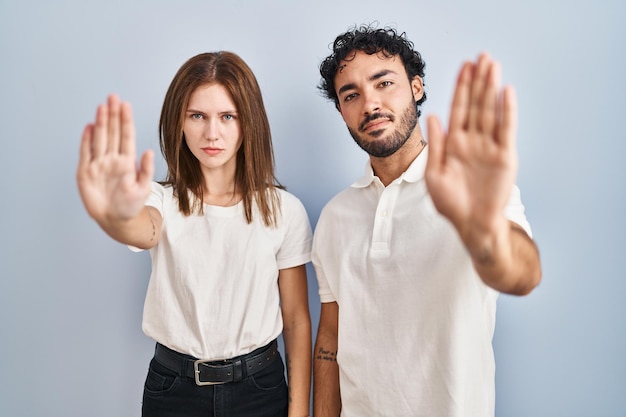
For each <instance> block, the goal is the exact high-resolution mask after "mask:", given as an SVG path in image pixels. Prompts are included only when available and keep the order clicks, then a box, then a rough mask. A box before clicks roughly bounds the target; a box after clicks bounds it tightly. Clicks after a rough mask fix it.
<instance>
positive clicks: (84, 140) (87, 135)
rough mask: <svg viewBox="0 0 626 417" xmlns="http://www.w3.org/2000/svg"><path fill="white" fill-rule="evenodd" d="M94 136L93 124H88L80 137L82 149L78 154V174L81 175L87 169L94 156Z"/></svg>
mask: <svg viewBox="0 0 626 417" xmlns="http://www.w3.org/2000/svg"><path fill="white" fill-rule="evenodd" d="M92 138H93V125H92V124H88V125H87V126H85V128H84V129H83V135H82V137H81V139H80V150H79V154H78V169H77V174H78V175H80V174H81V173H82V172H85V171H86V170H87V167H88V166H89V162H90V161H91V158H92V149H91V141H92Z"/></svg>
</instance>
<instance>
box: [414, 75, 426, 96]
mask: <svg viewBox="0 0 626 417" xmlns="http://www.w3.org/2000/svg"><path fill="white" fill-rule="evenodd" d="M411 90H412V91H413V97H415V101H419V100H420V99H421V98H422V97H423V96H424V82H423V81H422V77H420V76H419V75H416V76H415V77H413V80H412V81H411Z"/></svg>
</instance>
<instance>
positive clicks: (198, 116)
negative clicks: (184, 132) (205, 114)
mask: <svg viewBox="0 0 626 417" xmlns="http://www.w3.org/2000/svg"><path fill="white" fill-rule="evenodd" d="M189 117H191V118H192V119H194V120H202V115H201V114H200V113H192V114H191V115H190V116H189Z"/></svg>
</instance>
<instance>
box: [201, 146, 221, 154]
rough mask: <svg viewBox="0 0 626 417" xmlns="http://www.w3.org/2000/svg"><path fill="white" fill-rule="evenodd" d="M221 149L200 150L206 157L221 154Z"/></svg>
mask: <svg viewBox="0 0 626 417" xmlns="http://www.w3.org/2000/svg"><path fill="white" fill-rule="evenodd" d="M222 151H223V149H221V148H209V147H207V148H202V152H204V153H205V154H207V155H210V156H213V155H217V154H218V153H220V152H222Z"/></svg>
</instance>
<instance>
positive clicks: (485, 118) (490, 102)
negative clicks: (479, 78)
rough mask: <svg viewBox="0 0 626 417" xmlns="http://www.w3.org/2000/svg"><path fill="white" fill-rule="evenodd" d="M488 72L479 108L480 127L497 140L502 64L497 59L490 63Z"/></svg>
mask: <svg viewBox="0 0 626 417" xmlns="http://www.w3.org/2000/svg"><path fill="white" fill-rule="evenodd" d="M488 64H489V65H488V67H487V74H486V78H485V81H486V82H485V83H484V85H483V88H484V89H483V91H482V92H479V93H478V94H481V95H482V99H481V103H480V107H479V108H478V109H477V117H478V125H477V127H478V129H479V130H480V131H481V132H483V133H487V134H488V137H491V138H493V139H494V140H497V138H496V136H497V132H496V130H495V129H496V124H497V118H498V92H499V90H500V64H499V63H498V62H495V61H491V62H489V63H488Z"/></svg>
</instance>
